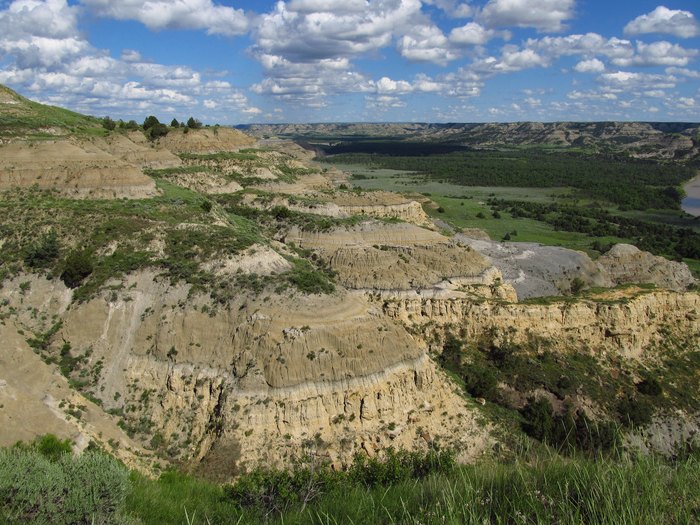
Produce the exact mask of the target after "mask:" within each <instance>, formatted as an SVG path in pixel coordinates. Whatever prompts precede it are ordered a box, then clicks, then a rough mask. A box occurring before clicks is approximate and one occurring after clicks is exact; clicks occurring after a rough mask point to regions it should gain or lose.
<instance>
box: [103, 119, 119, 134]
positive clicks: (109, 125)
mask: <svg viewBox="0 0 700 525" xmlns="http://www.w3.org/2000/svg"><path fill="white" fill-rule="evenodd" d="M102 127H103V128H104V129H106V130H107V131H114V129H115V128H116V127H117V123H116V122H114V121H113V120H112V119H111V118H109V117H105V118H103V119H102Z"/></svg>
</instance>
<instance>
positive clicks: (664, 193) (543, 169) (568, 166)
mask: <svg viewBox="0 0 700 525" xmlns="http://www.w3.org/2000/svg"><path fill="white" fill-rule="evenodd" d="M433 147H435V145H431V144H427V145H426V144H409V143H394V142H366V143H365V142H353V143H347V144H343V145H337V146H333V147H328V148H326V153H327V154H331V155H333V156H332V157H330V158H328V157H327V158H325V159H324V160H326V161H330V162H334V163H344V164H363V165H367V166H372V167H376V168H389V169H396V170H406V171H414V172H418V173H421V174H423V175H425V176H427V177H430V178H433V179H437V180H441V181H446V182H451V183H454V184H461V185H464V186H501V187H505V186H513V187H540V188H549V187H571V188H575V189H577V190H579V194H580V196H581V197H589V198H592V199H599V200H605V201H608V202H611V203H613V204H617V205H618V206H620V208H621V209H623V210H625V209H634V210H647V209H679V208H680V201H681V198H682V194H681V192H680V191H679V189H678V187H679V186H680V185H681V184H682V183H683V182H685V181H687V180H689V179H691V178H692V177H693V175H694V171H693V170H692V169H691V168H690V167H688V166H683V165H680V164H673V163H659V162H657V161H646V160H638V159H632V158H627V157H620V156H611V155H586V154H582V153H577V152H547V151H544V150H539V149H527V150H514V151H454V150H453V151H452V152H451V153H445V152H444V151H441V150H440V148H438V149H437V150H431V148H433ZM446 147H450V146H446ZM411 148H412V149H411ZM348 150H350V151H353V152H352V153H350V152H347V151H348ZM340 152H343V153H340ZM335 153H340V154H335Z"/></svg>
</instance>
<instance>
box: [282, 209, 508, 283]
mask: <svg viewBox="0 0 700 525" xmlns="http://www.w3.org/2000/svg"><path fill="white" fill-rule="evenodd" d="M285 242H287V243H290V242H293V243H294V244H296V245H298V246H300V247H302V248H307V249H312V250H315V251H317V253H318V254H319V256H320V257H321V258H322V259H324V260H325V261H327V263H328V265H329V266H330V268H331V269H332V270H333V271H334V272H336V273H337V275H338V280H339V281H340V282H341V283H342V284H343V285H344V286H346V287H348V288H352V289H364V290H413V289H425V288H432V287H434V286H436V285H438V284H439V283H441V282H443V281H446V280H459V279H465V282H467V281H468V282H470V283H472V284H486V285H490V284H492V281H493V279H500V274H499V275H495V276H494V275H492V274H491V273H489V274H488V277H487V275H486V272H487V270H489V269H490V268H491V265H490V264H489V263H488V262H487V261H486V259H484V257H483V256H481V255H480V254H479V253H478V252H476V251H474V250H472V249H471V248H469V247H463V246H460V245H458V244H456V243H453V242H452V241H451V240H450V239H448V238H447V237H444V236H443V235H441V234H439V233H437V232H434V231H431V230H426V229H424V228H420V227H418V226H414V225H411V224H406V223H401V224H384V223H379V222H372V221H367V222H364V223H361V224H359V225H357V226H353V227H348V228H336V229H333V230H332V231H329V232H302V231H301V230H299V229H294V228H293V229H291V230H290V232H289V233H288V234H287V235H286V237H285Z"/></svg>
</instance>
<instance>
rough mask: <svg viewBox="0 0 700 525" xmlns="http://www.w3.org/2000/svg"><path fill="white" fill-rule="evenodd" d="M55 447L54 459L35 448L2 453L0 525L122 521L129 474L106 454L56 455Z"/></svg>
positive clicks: (54, 448)
mask: <svg viewBox="0 0 700 525" xmlns="http://www.w3.org/2000/svg"><path fill="white" fill-rule="evenodd" d="M53 445H55V443H54V444H48V450H49V452H50V454H49V456H50V457H52V458H56V459H54V460H52V459H50V458H49V457H47V456H45V455H44V454H42V452H40V451H39V450H36V449H34V448H28V447H17V448H13V449H9V450H0V523H31V524H51V525H62V524H66V525H69V524H70V525H76V524H89V525H93V524H95V525H97V524H106V523H118V522H119V521H118V519H119V518H118V516H119V513H120V511H122V510H123V505H124V501H125V498H126V495H127V493H128V490H129V483H128V481H129V478H128V476H129V474H128V471H127V470H126V469H125V468H124V467H123V466H122V465H121V464H120V463H119V462H117V460H115V459H114V458H112V457H110V456H107V455H105V454H102V453H91V452H88V453H85V454H83V455H82V456H78V457H75V458H74V457H73V456H72V455H70V454H60V456H55V455H54V454H53V453H54V452H55V451H56V447H55V446H53ZM58 448H59V449H60V447H58Z"/></svg>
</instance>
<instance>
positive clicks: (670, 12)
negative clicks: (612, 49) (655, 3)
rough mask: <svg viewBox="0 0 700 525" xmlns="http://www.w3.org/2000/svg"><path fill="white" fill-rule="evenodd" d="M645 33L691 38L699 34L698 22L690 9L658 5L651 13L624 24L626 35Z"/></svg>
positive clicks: (699, 26) (699, 25)
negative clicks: (676, 8) (675, 8)
mask: <svg viewBox="0 0 700 525" xmlns="http://www.w3.org/2000/svg"><path fill="white" fill-rule="evenodd" d="M647 33H663V34H668V35H674V36H677V37H679V38H692V37H695V36H698V35H700V24H699V23H698V21H697V20H696V19H695V17H694V16H693V13H691V12H690V11H681V10H674V9H669V8H667V7H664V6H662V5H660V6H659V7H657V8H656V9H654V10H653V11H652V12H651V13H648V14H646V15H641V16H638V17H637V18H635V19H634V20H632V21H631V22H630V23H629V24H627V25H626V26H625V34H627V35H643V34H647Z"/></svg>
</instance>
